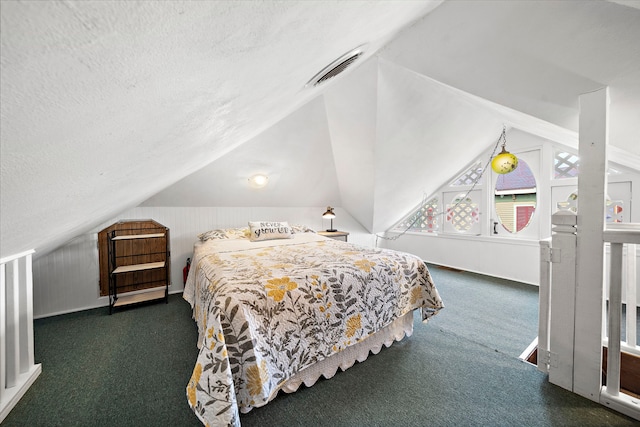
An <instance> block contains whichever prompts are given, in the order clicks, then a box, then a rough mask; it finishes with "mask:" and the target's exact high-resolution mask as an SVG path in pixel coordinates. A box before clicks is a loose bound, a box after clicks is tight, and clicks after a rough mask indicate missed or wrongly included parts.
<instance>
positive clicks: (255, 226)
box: [249, 221, 293, 242]
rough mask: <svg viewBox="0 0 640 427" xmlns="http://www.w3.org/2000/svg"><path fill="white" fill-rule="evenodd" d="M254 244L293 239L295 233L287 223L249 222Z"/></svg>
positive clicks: (251, 238)
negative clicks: (262, 241)
mask: <svg viewBox="0 0 640 427" xmlns="http://www.w3.org/2000/svg"><path fill="white" fill-rule="evenodd" d="M249 230H250V231H251V234H250V236H249V239H250V240H251V241H252V242H259V241H261V240H273V239H291V238H292V237H293V232H292V231H291V227H289V223H287V222H269V221H249Z"/></svg>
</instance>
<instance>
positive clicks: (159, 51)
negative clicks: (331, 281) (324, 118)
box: [0, 0, 440, 256]
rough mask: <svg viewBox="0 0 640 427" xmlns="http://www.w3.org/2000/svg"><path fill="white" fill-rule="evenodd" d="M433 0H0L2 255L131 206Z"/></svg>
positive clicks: (311, 93)
mask: <svg viewBox="0 0 640 427" xmlns="http://www.w3.org/2000/svg"><path fill="white" fill-rule="evenodd" d="M439 3H440V1H427V2H379V1H354V2H351V1H349V2H342V1H328V2H324V1H323V2H307V1H299V2H297V1H266V2H263V1H255V2H236V1H210V2H209V1H206V2H191V1H158V2H154V1H127V2H108V1H98V2H85V1H73V0H65V1H31V2H18V1H11V0H9V1H2V2H0V18H1V22H0V24H1V25H0V39H1V40H0V48H1V56H2V61H1V67H2V68H1V75H2V79H1V87H0V94H1V95H0V96H1V97H2V98H1V100H2V102H1V104H2V105H1V119H2V126H1V135H0V138H1V141H2V145H1V150H2V152H1V162H2V163H1V176H0V177H1V193H0V197H1V198H0V205H1V207H2V214H1V215H0V230H1V235H2V237H1V238H2V245H1V248H0V254H1V256H6V255H10V254H13V253H16V252H20V251H22V250H26V249H30V248H36V249H38V250H40V251H43V250H44V249H46V248H50V247H52V246H55V245H57V244H60V243H62V242H64V241H66V240H67V239H70V238H72V237H73V236H74V235H76V234H78V233H80V232H82V231H86V230H89V229H91V227H92V226H95V225H96V224H99V223H100V222H101V221H106V220H107V219H109V218H112V217H113V216H115V215H116V214H117V213H119V212H121V211H123V210H124V209H127V208H129V207H133V206H136V205H137V204H139V203H140V202H142V201H143V200H145V199H147V198H148V197H150V196H152V195H154V194H155V193H157V192H158V191H160V190H162V189H163V188H165V187H167V186H168V185H170V184H173V183H174V182H176V181H178V180H180V179H181V178H184V177H185V176H187V175H189V174H190V173H193V172H194V171H197V170H198V169H200V168H202V167H203V166H205V165H207V164H209V163H211V162H212V161H214V160H216V159H218V158H220V157H221V156H223V155H224V154H226V153H228V152H230V151H231V150H232V149H234V148H236V147H238V146H239V145H241V144H242V143H244V142H246V141H247V140H249V139H251V138H252V137H254V136H256V135H258V134H259V133H260V132H262V131H263V130H265V129H266V128H268V127H270V126H271V125H272V124H273V123H275V122H277V121H278V120H280V119H282V118H283V117H285V116H287V115H288V114H289V113H291V112H293V111H295V110H296V109H297V108H298V107H300V106H301V105H304V104H306V103H307V102H308V101H310V100H311V99H312V98H314V97H315V96H316V95H317V93H318V92H319V90H313V89H310V90H305V89H304V86H305V84H306V83H307V81H308V80H309V79H310V78H311V77H312V76H314V75H315V74H316V73H317V72H318V71H319V70H320V69H322V67H324V66H325V65H327V64H328V63H330V62H331V61H333V60H334V59H336V58H337V57H339V56H341V55H342V54H344V53H345V52H347V51H349V50H351V49H353V48H355V47H356V46H360V45H363V44H366V45H367V50H366V53H365V55H364V56H363V59H366V58H367V57H370V56H371V55H373V54H374V53H375V51H376V50H378V49H379V48H380V47H381V46H383V45H384V44H385V43H386V42H388V41H389V40H390V39H391V38H392V37H393V36H395V34H396V33H397V32H398V31H399V30H400V29H401V28H403V27H405V26H407V25H409V24H411V23H412V22H414V21H415V20H416V19H419V18H420V17H421V16H424V15H425V14H426V13H428V12H429V11H430V10H431V9H433V8H434V7H436V6H437V5H438V4H439Z"/></svg>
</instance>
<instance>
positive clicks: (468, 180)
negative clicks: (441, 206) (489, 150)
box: [451, 162, 482, 186]
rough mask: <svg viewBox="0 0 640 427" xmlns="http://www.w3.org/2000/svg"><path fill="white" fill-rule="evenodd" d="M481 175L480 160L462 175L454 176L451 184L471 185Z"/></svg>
mask: <svg viewBox="0 0 640 427" xmlns="http://www.w3.org/2000/svg"><path fill="white" fill-rule="evenodd" d="M481 176H482V165H481V164H480V162H478V163H476V164H475V165H473V166H471V167H470V168H469V169H467V170H466V172H464V173H463V174H462V175H460V176H459V177H458V178H456V180H455V181H453V183H452V184H451V185H452V186H460V185H473V184H474V183H475V182H476V181H477V180H478V179H480V177H481Z"/></svg>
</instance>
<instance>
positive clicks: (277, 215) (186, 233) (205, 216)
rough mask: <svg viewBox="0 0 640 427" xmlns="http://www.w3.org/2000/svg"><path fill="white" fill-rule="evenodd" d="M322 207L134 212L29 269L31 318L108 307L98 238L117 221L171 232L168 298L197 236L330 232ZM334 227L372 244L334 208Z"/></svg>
mask: <svg viewBox="0 0 640 427" xmlns="http://www.w3.org/2000/svg"><path fill="white" fill-rule="evenodd" d="M325 210H326V206H320V207H303V208H295V207H285V208H275V207H266V208H262V207H136V208H133V209H130V210H128V211H125V212H123V213H122V214H120V215H118V216H117V217H115V218H112V219H111V220H109V221H106V222H104V223H103V224H100V225H99V226H97V227H96V228H95V229H93V230H92V231H91V232H88V233H85V234H82V235H80V236H78V237H76V238H74V239H73V240H71V241H69V242H68V243H66V244H65V245H63V246H61V247H59V248H58V249H56V250H54V251H52V252H50V253H48V254H44V255H40V256H39V257H38V258H36V259H35V260H34V263H33V282H34V286H33V288H34V289H33V291H34V296H33V299H34V317H35V318H41V317H48V316H53V315H57V314H63V313H70V312H74V311H79V310H85V309H90V308H96V307H106V306H107V305H108V298H107V297H100V296H99V295H100V291H99V276H100V271H99V266H98V238H97V233H98V232H99V231H100V230H102V229H104V228H106V227H108V226H110V225H111V224H113V223H115V222H117V221H121V220H131V219H153V220H155V221H157V222H159V223H161V224H163V225H165V226H167V227H168V228H169V229H170V230H171V286H170V287H169V293H176V292H182V289H183V284H182V269H183V267H184V266H185V264H186V261H187V258H189V257H191V254H192V252H193V244H194V243H195V242H196V240H197V235H198V234H200V233H202V232H204V231H207V230H211V229H214V228H227V227H242V226H245V225H247V222H248V221H263V220H264V221H288V222H289V224H304V225H307V226H308V227H310V228H313V229H315V230H323V229H326V228H328V227H329V221H328V220H323V219H322V213H323V212H324V211H325ZM334 226H335V227H336V228H338V229H339V230H344V231H348V232H349V233H350V234H349V242H352V243H358V244H362V245H367V246H373V245H374V244H375V237H374V236H373V235H371V234H370V233H368V232H367V231H366V230H365V229H364V228H363V227H362V226H361V225H360V224H359V223H358V222H357V221H356V220H355V219H354V218H353V217H351V216H350V215H349V214H348V213H346V212H345V211H344V210H342V209H341V208H336V219H334Z"/></svg>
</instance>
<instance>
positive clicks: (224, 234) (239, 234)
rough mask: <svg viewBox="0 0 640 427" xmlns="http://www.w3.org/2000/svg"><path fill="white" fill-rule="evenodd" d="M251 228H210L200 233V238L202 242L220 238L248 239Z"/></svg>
mask: <svg viewBox="0 0 640 427" xmlns="http://www.w3.org/2000/svg"><path fill="white" fill-rule="evenodd" d="M248 238H249V229H248V228H246V227H243V228H224V229H222V228H218V229H215V230H209V231H207V232H204V233H200V234H198V239H200V240H201V241H202V242H206V241H207V240H220V239H248Z"/></svg>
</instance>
